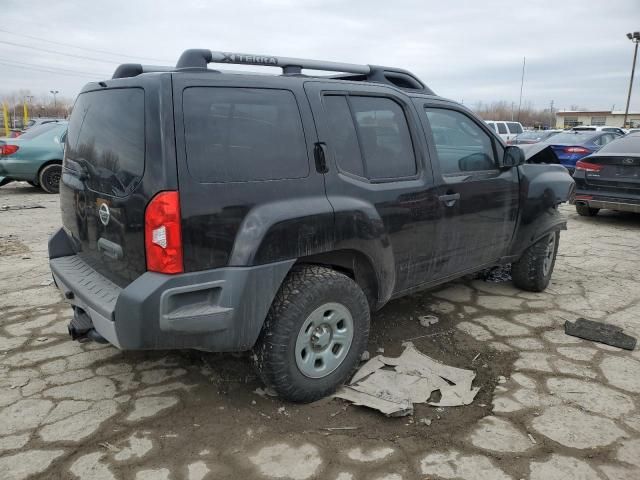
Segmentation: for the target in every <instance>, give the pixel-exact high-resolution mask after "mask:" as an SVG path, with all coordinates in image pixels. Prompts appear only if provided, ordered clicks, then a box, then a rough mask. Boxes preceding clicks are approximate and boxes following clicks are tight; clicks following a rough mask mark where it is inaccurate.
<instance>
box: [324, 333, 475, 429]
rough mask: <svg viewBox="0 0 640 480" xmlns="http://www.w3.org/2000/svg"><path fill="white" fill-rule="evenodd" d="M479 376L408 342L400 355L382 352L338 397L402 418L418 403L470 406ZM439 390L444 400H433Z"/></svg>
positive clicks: (361, 370)
mask: <svg viewBox="0 0 640 480" xmlns="http://www.w3.org/2000/svg"><path fill="white" fill-rule="evenodd" d="M475 376H476V374H475V372H473V371H471V370H464V369H461V368H456V367H450V366H448V365H444V364H442V363H440V362H437V361H435V360H433V359H431V358H429V357H427V356H426V355H424V354H422V353H420V352H419V351H418V350H416V349H415V348H414V347H413V346H412V345H408V346H407V347H406V349H405V350H404V351H403V352H402V354H401V355H400V356H399V357H397V358H389V357H384V356H382V355H378V356H376V357H374V358H372V359H371V360H369V361H368V362H367V363H365V364H364V365H363V366H362V367H361V368H360V369H359V370H358V371H357V372H356V374H355V375H354V376H353V378H352V379H351V382H350V383H349V385H347V386H345V387H342V388H341V389H340V390H339V391H338V392H337V393H336V394H335V396H336V397H338V398H342V399H345V400H348V401H350V402H353V403H354V404H356V405H363V406H366V407H369V408H373V409H376V410H379V411H380V412H382V413H384V414H385V415H387V416H391V417H401V416H404V415H410V414H412V413H413V404H414V403H428V404H429V405H432V406H435V407H457V406H461V405H469V404H470V403H471V402H473V399H474V398H475V396H476V394H477V393H478V391H479V390H480V388H479V387H472V383H473V379H474V378H475ZM436 390H439V391H440V400H439V401H438V402H429V398H430V397H431V394H432V393H433V392H434V391H436Z"/></svg>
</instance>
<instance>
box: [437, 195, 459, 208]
mask: <svg viewBox="0 0 640 480" xmlns="http://www.w3.org/2000/svg"><path fill="white" fill-rule="evenodd" d="M438 200H440V201H441V202H442V203H444V204H445V206H447V207H453V206H454V205H455V204H456V202H457V201H458V200H460V194H459V193H447V194H446V195H440V196H439V197H438Z"/></svg>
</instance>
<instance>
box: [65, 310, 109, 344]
mask: <svg viewBox="0 0 640 480" xmlns="http://www.w3.org/2000/svg"><path fill="white" fill-rule="evenodd" d="M67 329H68V330H69V335H70V336H71V339H72V340H77V341H78V342H80V343H85V342H89V341H94V342H97V343H108V342H107V340H106V339H105V338H104V337H103V336H102V335H100V334H99V333H98V332H97V331H96V329H95V328H93V322H92V321H91V317H89V315H88V314H87V312H85V311H84V310H83V309H81V308H80V307H73V319H72V320H71V321H70V322H69V325H68V326H67Z"/></svg>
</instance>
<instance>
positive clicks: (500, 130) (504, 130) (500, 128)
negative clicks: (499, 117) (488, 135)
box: [496, 122, 507, 134]
mask: <svg viewBox="0 0 640 480" xmlns="http://www.w3.org/2000/svg"><path fill="white" fill-rule="evenodd" d="M496 125H497V126H498V133H500V134H506V133H507V126H506V125H505V124H504V123H502V122H499V123H496Z"/></svg>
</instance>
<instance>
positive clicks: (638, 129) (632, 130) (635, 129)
mask: <svg viewBox="0 0 640 480" xmlns="http://www.w3.org/2000/svg"><path fill="white" fill-rule="evenodd" d="M637 132H640V128H631V129H629V131H628V132H627V134H629V133H637Z"/></svg>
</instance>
